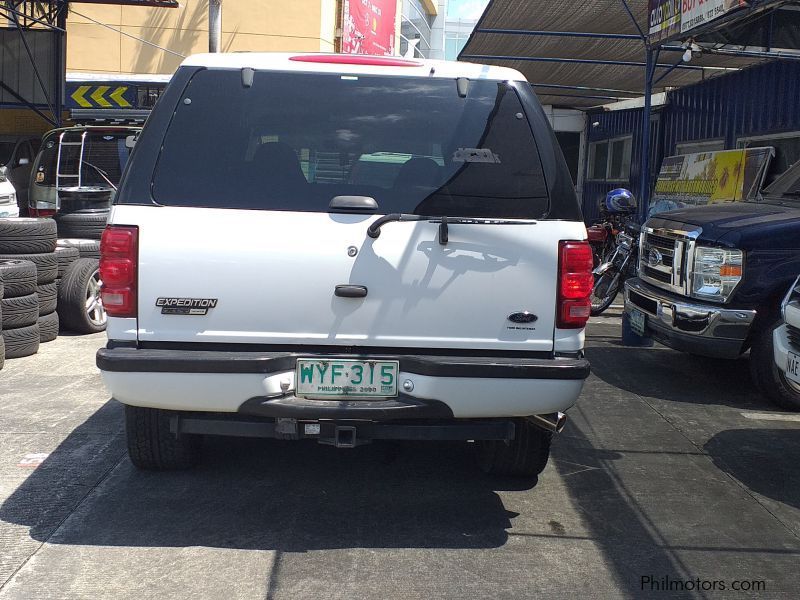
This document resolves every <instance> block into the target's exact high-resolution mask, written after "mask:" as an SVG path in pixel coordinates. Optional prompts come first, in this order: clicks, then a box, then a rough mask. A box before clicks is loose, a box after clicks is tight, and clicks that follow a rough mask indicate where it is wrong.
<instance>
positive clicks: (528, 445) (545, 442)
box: [475, 418, 553, 477]
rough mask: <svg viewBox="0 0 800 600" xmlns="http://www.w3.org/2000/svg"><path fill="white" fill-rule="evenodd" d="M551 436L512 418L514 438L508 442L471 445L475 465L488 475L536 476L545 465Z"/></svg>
mask: <svg viewBox="0 0 800 600" xmlns="http://www.w3.org/2000/svg"><path fill="white" fill-rule="evenodd" d="M552 439H553V434H552V432H550V431H545V430H544V429H542V428H540V427H537V426H536V425H534V424H533V423H531V422H530V421H528V420H527V419H524V418H522V419H514V439H513V440H511V441H510V442H508V443H506V442H502V441H479V442H476V443H475V446H476V451H477V459H478V466H479V467H480V468H481V470H482V471H483V472H484V473H488V474H490V475H506V476H512V477H536V476H537V475H539V473H541V472H542V471H543V470H544V468H545V467H546V466H547V460H548V459H549V458H550V443H551V441H552Z"/></svg>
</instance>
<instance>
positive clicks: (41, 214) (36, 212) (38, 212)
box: [28, 208, 56, 219]
mask: <svg viewBox="0 0 800 600" xmlns="http://www.w3.org/2000/svg"><path fill="white" fill-rule="evenodd" d="M28 212H29V213H30V215H31V216H32V217H38V218H40V219H49V218H50V217H53V216H55V214H56V209H55V208H29V209H28Z"/></svg>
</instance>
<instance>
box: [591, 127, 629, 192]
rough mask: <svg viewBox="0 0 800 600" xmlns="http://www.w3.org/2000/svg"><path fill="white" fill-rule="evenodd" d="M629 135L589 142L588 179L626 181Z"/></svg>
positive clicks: (627, 176) (627, 174)
mask: <svg viewBox="0 0 800 600" xmlns="http://www.w3.org/2000/svg"><path fill="white" fill-rule="evenodd" d="M632 146H633V139H632V138H631V137H624V138H618V139H614V140H604V141H602V142H593V143H591V144H589V179H590V180H594V181H627V180H628V178H629V176H630V171H631V150H632Z"/></svg>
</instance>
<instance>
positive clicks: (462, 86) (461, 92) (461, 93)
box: [456, 77, 469, 98]
mask: <svg viewBox="0 0 800 600" xmlns="http://www.w3.org/2000/svg"><path fill="white" fill-rule="evenodd" d="M456 87H457V88H458V97H459V98H466V97H467V90H468V89H469V79H467V78H466V77H459V78H458V79H456Z"/></svg>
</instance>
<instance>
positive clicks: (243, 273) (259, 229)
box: [113, 206, 585, 351]
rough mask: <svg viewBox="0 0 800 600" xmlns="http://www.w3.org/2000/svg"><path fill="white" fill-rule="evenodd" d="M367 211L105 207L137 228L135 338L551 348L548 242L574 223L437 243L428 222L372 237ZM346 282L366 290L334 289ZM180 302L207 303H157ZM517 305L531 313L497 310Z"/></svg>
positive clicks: (480, 230) (460, 235) (552, 269)
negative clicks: (343, 293)
mask: <svg viewBox="0 0 800 600" xmlns="http://www.w3.org/2000/svg"><path fill="white" fill-rule="evenodd" d="M375 218H376V217H375V216H374V215H370V216H367V215H340V214H327V213H312V212H288V211H243V210H225V209H206V208H169V207H141V206H140V207H137V206H118V207H116V208H115V212H114V217H113V222H114V223H116V224H125V223H126V222H131V223H137V224H138V226H139V240H140V244H139V248H140V255H139V288H138V290H139V291H138V306H139V309H138V311H139V313H138V337H139V340H140V341H159V342H214V343H248V344H279V345H339V346H372V347H388V348H451V349H475V348H483V349H497V350H527V351H549V350H552V348H553V334H554V318H555V314H554V312H555V303H556V284H557V273H556V270H557V265H558V257H557V254H558V241H559V240H560V239H579V238H581V237H584V235H585V234H584V233H583V228H582V226H581V224H580V223H570V222H557V221H540V222H538V223H535V224H526V225H468V224H463V225H450V228H449V241H448V243H447V244H446V245H440V244H439V242H438V225H436V224H434V223H428V222H417V223H405V222H404V223H388V224H386V225H384V226H383V228H382V230H381V235H380V237H379V238H378V239H375V240H373V239H371V238H369V237H368V236H367V234H366V230H367V227H368V225H369V224H370V223H371V222H372V221H373V220H374V219H375ZM573 229H574V230H575V231H572V230H573ZM348 284H349V285H355V286H363V287H364V288H366V290H367V292H366V296H365V297H360V298H353V297H339V296H337V295H336V286H340V285H348ZM159 299H161V300H159ZM185 299H198V300H205V301H206V302H205V307H206V308H207V310H199V311H186V310H179V311H174V310H169V308H170V307H174V306H178V305H181V304H183V305H184V306H188V304H187V303H186V300H185ZM212 305H213V307H211V308H208V307H209V306H212ZM193 306H197V307H201V305H200V304H197V303H195V304H194V305H193ZM201 308H202V307H201ZM524 311H528V312H530V313H533V314H534V315H536V320H535V321H533V322H530V323H515V322H512V321H511V320H510V319H509V316H510V315H511V314H513V313H517V312H524ZM176 313H178V314H176ZM191 313H195V314H191ZM202 313H205V314H202Z"/></svg>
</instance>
